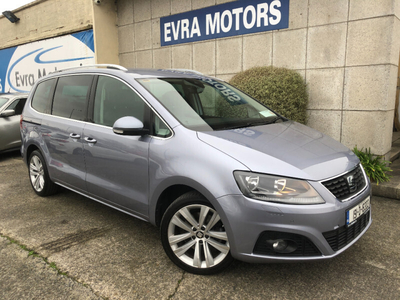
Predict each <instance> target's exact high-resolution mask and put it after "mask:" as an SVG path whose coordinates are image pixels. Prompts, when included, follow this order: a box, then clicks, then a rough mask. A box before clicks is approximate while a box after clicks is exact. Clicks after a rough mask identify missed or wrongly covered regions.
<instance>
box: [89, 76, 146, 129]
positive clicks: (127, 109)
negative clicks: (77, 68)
mask: <svg viewBox="0 0 400 300" xmlns="http://www.w3.org/2000/svg"><path fill="white" fill-rule="evenodd" d="M144 114H145V103H144V102H143V100H142V99H141V98H140V97H139V96H138V95H137V94H136V92H134V91H133V90H132V89H131V88H130V87H128V86H127V85H126V84H125V83H123V82H122V81H120V80H117V79H115V78H113V77H107V76H99V80H98V83H97V88H96V96H95V100H94V114H93V121H94V123H96V124H100V125H105V126H110V127H112V126H113V125H114V122H115V121H116V120H118V119H119V118H122V117H125V116H132V117H135V118H137V119H138V120H140V121H142V122H143V123H144Z"/></svg>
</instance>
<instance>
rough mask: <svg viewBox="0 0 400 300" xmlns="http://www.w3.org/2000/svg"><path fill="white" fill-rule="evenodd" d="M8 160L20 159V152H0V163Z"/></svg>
mask: <svg viewBox="0 0 400 300" xmlns="http://www.w3.org/2000/svg"><path fill="white" fill-rule="evenodd" d="M10 159H22V157H21V152H20V150H13V151H7V152H0V162H3V161H7V160H10Z"/></svg>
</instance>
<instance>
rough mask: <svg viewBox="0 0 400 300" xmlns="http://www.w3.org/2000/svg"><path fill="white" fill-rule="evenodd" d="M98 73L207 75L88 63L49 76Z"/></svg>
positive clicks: (174, 70) (169, 75) (182, 70)
mask: <svg viewBox="0 0 400 300" xmlns="http://www.w3.org/2000/svg"><path fill="white" fill-rule="evenodd" d="M88 72H90V73H98V74H114V75H117V74H121V73H123V74H129V75H130V77H131V78H132V77H133V78H145V77H146V78H148V77H156V78H160V77H164V78H165V77H168V78H171V77H172V78H182V77H183V78H198V77H199V76H201V77H206V76H205V75H203V74H202V73H200V72H198V71H195V70H188V69H126V68H124V67H122V66H119V65H112V64H97V65H87V66H79V67H72V68H66V69H61V70H57V71H55V72H52V73H50V74H49V75H47V76H46V78H47V77H57V76H62V75H67V74H68V75H71V74H83V73H88Z"/></svg>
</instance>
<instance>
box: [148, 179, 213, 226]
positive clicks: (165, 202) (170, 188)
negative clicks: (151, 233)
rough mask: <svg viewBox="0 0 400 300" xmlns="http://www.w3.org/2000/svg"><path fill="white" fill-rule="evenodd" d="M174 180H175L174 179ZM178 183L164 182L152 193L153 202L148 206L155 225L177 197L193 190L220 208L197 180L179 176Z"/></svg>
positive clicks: (151, 219) (151, 220)
mask: <svg viewBox="0 0 400 300" xmlns="http://www.w3.org/2000/svg"><path fill="white" fill-rule="evenodd" d="M174 181H175V180H174ZM178 182H179V183H175V182H174V183H171V184H167V185H166V184H164V185H163V187H160V188H159V189H157V190H156V191H155V192H154V193H153V197H152V199H155V200H154V201H152V202H153V203H154V204H153V205H151V206H150V222H151V223H153V224H155V225H156V226H157V227H159V226H160V223H161V219H162V217H163V215H164V213H165V211H166V210H167V208H168V207H169V206H170V205H171V203H172V202H174V201H175V200H176V199H177V198H178V197H180V196H181V195H183V194H186V193H188V192H191V191H194V192H197V193H198V194H199V195H201V196H202V197H204V198H205V199H206V200H207V201H208V202H210V204H211V205H212V206H213V207H214V208H215V209H218V210H220V208H219V207H215V206H218V205H217V203H216V200H215V197H214V196H213V195H212V194H211V192H210V191H208V190H207V189H206V188H205V187H204V186H202V185H200V184H199V183H197V182H193V181H191V180H189V179H187V178H181V180H179V181H178Z"/></svg>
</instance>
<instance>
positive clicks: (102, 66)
mask: <svg viewBox="0 0 400 300" xmlns="http://www.w3.org/2000/svg"><path fill="white" fill-rule="evenodd" d="M93 67H95V68H107V69H114V70H121V71H128V69H126V68H124V67H122V66H120V65H113V64H95V65H84V66H78V67H70V68H65V69H60V70H57V71H54V72H52V73H57V72H63V71H67V70H73V69H81V68H93Z"/></svg>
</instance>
